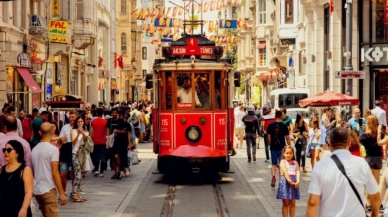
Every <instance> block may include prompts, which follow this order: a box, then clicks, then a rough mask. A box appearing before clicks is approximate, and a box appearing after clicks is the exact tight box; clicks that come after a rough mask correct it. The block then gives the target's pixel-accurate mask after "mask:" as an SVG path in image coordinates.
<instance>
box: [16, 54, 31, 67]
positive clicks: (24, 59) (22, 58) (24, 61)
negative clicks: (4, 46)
mask: <svg viewBox="0 0 388 217" xmlns="http://www.w3.org/2000/svg"><path fill="white" fill-rule="evenodd" d="M17 61H18V63H19V65H20V67H30V64H29V63H30V56H29V55H28V53H19V55H18V56H17Z"/></svg>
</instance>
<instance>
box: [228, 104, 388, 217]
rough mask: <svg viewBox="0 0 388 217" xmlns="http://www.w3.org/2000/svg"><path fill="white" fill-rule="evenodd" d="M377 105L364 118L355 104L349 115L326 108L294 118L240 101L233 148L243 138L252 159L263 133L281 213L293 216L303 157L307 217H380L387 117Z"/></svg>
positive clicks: (387, 150) (384, 193)
mask: <svg viewBox="0 0 388 217" xmlns="http://www.w3.org/2000/svg"><path fill="white" fill-rule="evenodd" d="M380 105H381V103H380V101H376V102H375V106H374V108H373V109H371V110H369V109H367V110H366V111H365V113H364V116H362V114H361V110H360V109H358V108H353V109H352V115H351V117H350V118H349V119H346V114H344V112H343V111H346V109H345V108H341V109H339V110H338V111H337V109H336V108H335V107H326V108H324V109H322V112H321V116H320V115H319V114H318V113H314V114H312V116H311V117H303V116H301V115H299V114H297V115H296V119H295V121H294V122H293V121H292V120H291V118H290V117H289V116H288V115H287V109H286V108H281V109H279V110H273V109H271V108H270V106H269V105H268V104H266V105H264V107H262V108H260V107H257V106H248V107H245V106H244V105H243V104H240V105H239V106H238V107H237V108H236V109H235V114H234V115H235V117H234V118H235V132H236V140H235V147H236V148H239V147H242V142H243V139H241V138H245V140H246V147H247V157H248V162H249V163H250V162H251V158H252V157H251V156H252V155H253V160H254V161H256V156H255V154H256V150H255V149H256V146H257V148H259V142H257V140H256V137H257V136H263V137H264V146H265V154H266V159H265V162H266V163H271V164H272V166H271V176H272V180H271V183H270V185H271V187H275V186H276V181H277V172H276V170H277V169H279V170H280V172H279V184H278V193H277V199H282V200H283V209H282V212H283V216H295V200H298V199H299V197H300V196H299V188H298V186H299V183H300V174H301V172H303V173H307V172H308V170H307V168H306V158H310V160H311V166H312V170H313V171H312V180H311V183H310V187H309V191H308V192H309V194H310V198H309V201H308V208H307V214H306V215H307V216H365V212H371V215H372V216H378V214H379V212H381V211H382V210H384V209H385V208H386V207H385V203H387V200H388V192H387V191H386V189H387V186H388V182H387V178H386V177H387V175H388V170H387V169H386V168H387V167H388V164H387V166H385V165H383V160H384V159H386V158H387V156H388V155H387V154H388V136H386V133H387V132H386V126H387V116H386V113H385V111H384V110H383V109H381V107H380ZM244 110H246V111H247V112H244ZM305 118H310V121H309V122H308V121H306V120H305ZM241 129H244V130H243V131H242V130H241ZM381 170H383V172H382V171H381ZM343 201H346V202H345V203H346V205H344V203H343ZM387 208H388V207H387ZM355 213H356V214H355ZM363 213H364V214H363ZM387 214H388V213H387Z"/></svg>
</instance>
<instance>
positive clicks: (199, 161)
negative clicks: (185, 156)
mask: <svg viewBox="0 0 388 217" xmlns="http://www.w3.org/2000/svg"><path fill="white" fill-rule="evenodd" d="M202 162H203V159H202V158H189V163H191V164H194V163H202Z"/></svg>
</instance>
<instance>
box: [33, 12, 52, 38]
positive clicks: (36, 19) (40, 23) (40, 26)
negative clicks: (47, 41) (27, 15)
mask: <svg viewBox="0 0 388 217" xmlns="http://www.w3.org/2000/svg"><path fill="white" fill-rule="evenodd" d="M29 33H30V35H33V36H35V37H38V38H47V33H48V29H47V23H46V19H44V18H43V17H41V16H38V15H32V16H31V22H30V30H29Z"/></svg>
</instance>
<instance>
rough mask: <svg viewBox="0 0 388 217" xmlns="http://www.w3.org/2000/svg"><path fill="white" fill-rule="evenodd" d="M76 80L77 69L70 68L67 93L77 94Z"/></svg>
mask: <svg viewBox="0 0 388 217" xmlns="http://www.w3.org/2000/svg"><path fill="white" fill-rule="evenodd" d="M77 81H78V71H77V70H71V72H70V88H69V89H70V90H69V94H72V95H77V94H78V93H77V91H78V90H77V89H78V88H77V84H78V83H77Z"/></svg>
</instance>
